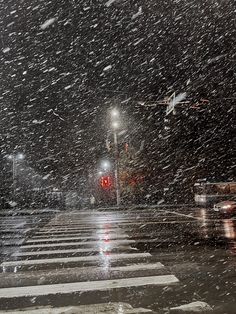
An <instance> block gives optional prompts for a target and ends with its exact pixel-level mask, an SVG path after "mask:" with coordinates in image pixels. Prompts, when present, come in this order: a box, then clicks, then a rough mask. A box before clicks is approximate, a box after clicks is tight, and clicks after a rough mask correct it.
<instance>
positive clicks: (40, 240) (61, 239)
mask: <svg viewBox="0 0 236 314" xmlns="http://www.w3.org/2000/svg"><path fill="white" fill-rule="evenodd" d="M127 237H128V235H127V234H120V235H112V234H109V235H107V237H106V236H102V235H101V236H100V237H99V235H94V236H86V237H77V236H75V237H58V238H40V239H38V238H31V239H29V240H27V241H26V243H36V242H54V241H56V242H58V241H63V240H68V241H69V240H87V239H96V238H98V240H107V239H109V240H110V239H117V238H127Z"/></svg>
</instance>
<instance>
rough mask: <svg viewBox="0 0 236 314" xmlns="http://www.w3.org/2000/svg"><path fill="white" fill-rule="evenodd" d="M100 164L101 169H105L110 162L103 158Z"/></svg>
mask: <svg viewBox="0 0 236 314" xmlns="http://www.w3.org/2000/svg"><path fill="white" fill-rule="evenodd" d="M101 166H102V169H103V170H105V171H106V170H108V169H109V168H110V166H111V164H110V162H109V161H108V160H103V161H102V164H101Z"/></svg>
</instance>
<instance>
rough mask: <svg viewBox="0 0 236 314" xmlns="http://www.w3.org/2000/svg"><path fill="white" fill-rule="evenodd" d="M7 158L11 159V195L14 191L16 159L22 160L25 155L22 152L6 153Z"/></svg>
mask: <svg viewBox="0 0 236 314" xmlns="http://www.w3.org/2000/svg"><path fill="white" fill-rule="evenodd" d="M7 158H8V159H9V160H11V161H12V190H13V195H15V191H16V176H17V161H18V160H23V159H24V158H25V156H24V155H23V154H22V153H18V154H11V155H8V156H7Z"/></svg>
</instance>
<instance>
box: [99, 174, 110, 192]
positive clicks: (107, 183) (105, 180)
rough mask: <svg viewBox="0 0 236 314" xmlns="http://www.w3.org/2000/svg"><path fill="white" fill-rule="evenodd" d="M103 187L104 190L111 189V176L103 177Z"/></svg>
mask: <svg viewBox="0 0 236 314" xmlns="http://www.w3.org/2000/svg"><path fill="white" fill-rule="evenodd" d="M101 186H102V188H104V189H108V188H110V187H111V178H110V177H109V176H106V177H101Z"/></svg>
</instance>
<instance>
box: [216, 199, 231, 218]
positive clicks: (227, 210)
mask: <svg viewBox="0 0 236 314" xmlns="http://www.w3.org/2000/svg"><path fill="white" fill-rule="evenodd" d="M214 210H215V211H217V212H219V213H221V214H224V215H235V214H236V201H223V202H220V203H217V204H215V205H214Z"/></svg>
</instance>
